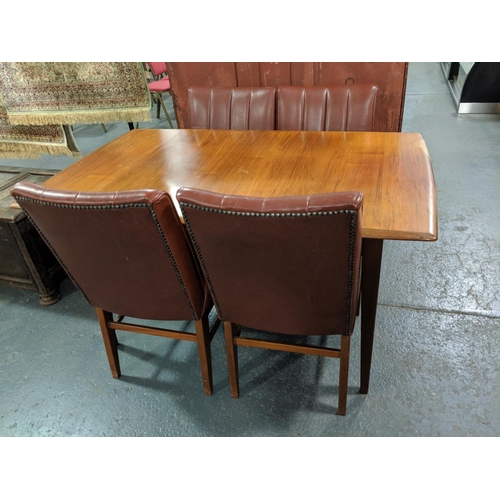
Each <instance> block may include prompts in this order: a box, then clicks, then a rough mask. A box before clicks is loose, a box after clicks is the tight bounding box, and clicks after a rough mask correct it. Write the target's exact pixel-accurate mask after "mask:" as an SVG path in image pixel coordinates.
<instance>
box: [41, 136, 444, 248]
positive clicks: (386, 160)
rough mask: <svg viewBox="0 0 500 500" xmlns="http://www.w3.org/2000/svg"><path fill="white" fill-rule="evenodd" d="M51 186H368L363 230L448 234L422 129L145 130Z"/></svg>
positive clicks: (378, 235) (293, 191) (284, 192)
mask: <svg viewBox="0 0 500 500" xmlns="http://www.w3.org/2000/svg"><path fill="white" fill-rule="evenodd" d="M44 186H46V187H49V188H53V189H62V190H70V191H93V192H95V191H99V192H102V191H127V190H133V189H160V190H163V191H166V192H168V193H169V194H170V196H171V197H172V199H173V200H174V203H175V204H176V207H177V208H178V209H179V207H178V204H177V200H176V198H175V194H176V192H177V190H178V189H179V188H180V187H194V188H199V189H204V190H207V191H215V192H219V193H223V194H236V195H242V196H257V197H277V196H296V195H311V194H320V193H328V192H339V191H360V192H362V193H363V194H364V203H363V237H365V238H374V239H394V240H420V241H433V240H436V239H437V236H438V229H437V203H436V188H435V182H434V174H433V170H432V164H431V161H430V158H429V153H428V151H427V147H426V145H425V142H424V139H423V137H422V136H421V135H420V134H418V133H401V132H312V131H278V130H268V131H264V130H262V131H260V130H259V131H257V130H247V131H236V130H199V129H136V130H132V131H130V132H128V133H126V134H124V135H123V136H121V137H119V138H117V139H115V140H113V141H112V142H110V143H108V144H106V145H105V146H103V147H101V148H99V149H98V150H96V151H94V152H92V153H90V154H89V155H87V156H85V157H84V158H82V159H80V160H78V161H77V162H75V163H74V164H73V165H71V166H69V167H67V168H66V169H64V170H62V171H61V172H59V173H58V174H56V175H54V176H53V177H51V178H49V179H48V180H47V181H45V182H44ZM179 214H180V210H179Z"/></svg>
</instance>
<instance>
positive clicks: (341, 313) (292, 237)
mask: <svg viewBox="0 0 500 500" xmlns="http://www.w3.org/2000/svg"><path fill="white" fill-rule="evenodd" d="M177 199H178V200H179V203H180V205H181V210H182V212H183V216H184V220H185V222H186V225H187V228H188V232H189V233H190V236H191V238H192V242H193V246H194V248H195V251H196V252H197V255H198V258H199V260H200V263H201V266H202V268H203V271H204V273H205V277H206V279H207V282H208V285H209V288H210V292H211V293H212V297H213V299H214V303H215V306H216V308H217V313H218V315H219V317H220V319H222V320H224V321H231V322H233V323H236V324H239V325H242V326H247V327H251V328H256V329H259V330H266V331H270V332H275V333H285V334H295V335H330V334H350V333H352V329H353V326H354V320H355V315H356V311H357V298H358V288H359V287H358V284H359V264H360V252H361V207H362V199H363V195H362V194H361V193H330V194H318V195H313V196H296V197H283V198H249V197H241V196H229V195H221V194H217V193H212V192H208V191H201V190H197V189H191V188H181V189H180V190H179V191H178V192H177Z"/></svg>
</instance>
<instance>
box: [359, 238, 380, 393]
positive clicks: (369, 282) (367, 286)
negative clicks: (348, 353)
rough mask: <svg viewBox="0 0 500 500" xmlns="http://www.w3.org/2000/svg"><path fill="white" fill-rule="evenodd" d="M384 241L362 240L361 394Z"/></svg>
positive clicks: (367, 370)
mask: <svg viewBox="0 0 500 500" xmlns="http://www.w3.org/2000/svg"><path fill="white" fill-rule="evenodd" d="M383 243H384V240H374V239H370V238H363V246H362V251H361V255H362V260H361V265H362V270H361V390H360V392H361V394H367V393H368V387H369V385H370V367H371V363H372V350H373V335H374V333H375V319H376V316H377V300H378V285H379V282H380V265H381V263H382V249H383Z"/></svg>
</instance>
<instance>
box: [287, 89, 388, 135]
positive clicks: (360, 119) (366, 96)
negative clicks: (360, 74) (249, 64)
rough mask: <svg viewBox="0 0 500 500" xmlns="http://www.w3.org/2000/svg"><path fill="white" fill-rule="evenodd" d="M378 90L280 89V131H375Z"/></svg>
mask: <svg viewBox="0 0 500 500" xmlns="http://www.w3.org/2000/svg"><path fill="white" fill-rule="evenodd" d="M377 91H378V87H377V86H376V85H371V84H354V85H336V86H331V87H300V86H282V87H278V94H277V100H278V104H277V106H278V117H277V128H278V130H340V131H349V130H352V131H360V132H369V131H372V130H373V123H374V116H375V102H376V98H377Z"/></svg>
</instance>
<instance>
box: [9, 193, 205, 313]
mask: <svg viewBox="0 0 500 500" xmlns="http://www.w3.org/2000/svg"><path fill="white" fill-rule="evenodd" d="M16 199H17V200H21V201H25V202H29V203H38V204H40V205H48V206H51V207H56V208H71V209H78V210H82V209H83V210H102V209H118V208H144V207H147V208H148V209H149V211H150V212H151V216H152V218H153V221H154V223H155V226H156V229H157V231H158V233H159V234H160V236H161V239H162V243H163V245H164V247H165V249H166V251H167V253H168V256H169V258H170V262H171V264H172V266H173V268H174V271H175V274H176V275H177V279H178V280H179V283H180V285H181V287H182V291H183V293H184V296H185V297H186V300H187V302H188V304H189V308H190V309H191V314H192V315H193V319H194V320H196V313H195V310H194V307H193V304H192V303H191V299H190V298H189V295H188V293H187V289H186V286H185V284H184V280H183V279H182V276H181V273H180V272H179V268H178V267H177V263H176V261H175V259H174V256H173V254H172V251H171V249H170V247H169V245H168V243H167V240H166V238H165V235H164V233H163V231H162V229H161V226H160V224H159V222H158V219H157V218H156V213H155V211H154V209H153V207H152V206H151V205H148V204H147V203H124V204H121V205H114V206H113V205H102V206H99V205H92V206H91V205H88V206H87V205H67V204H65V203H51V202H48V201H40V200H32V199H29V198H25V197H24V196H23V197H21V196H18V197H16ZM25 213H26V215H27V216H28V219H29V220H30V222H31V223H32V224H33V226H34V227H35V229H36V230H37V231H38V233H39V234H40V235H41V237H42V238H43V240H44V241H45V243H46V245H47V246H48V247H49V248H50V250H51V251H52V252H53V254H54V255H55V256H56V257H57V260H58V261H59V262H60V264H61V266H62V267H63V269H64V270H65V271H66V273H67V274H68V276H69V277H70V278H71V280H72V281H73V283H75V285H76V286H77V287H78V289H79V290H80V291H81V292H82V294H83V296H84V297H85V299H86V300H87V302H89V303H90V300H89V298H88V297H87V295H86V294H85V292H84V291H83V290H82V288H81V286H80V285H79V284H78V282H77V281H76V280H75V278H74V277H73V275H72V274H71V273H70V272H69V270H68V269H67V268H66V266H65V265H64V263H63V261H62V259H61V258H60V257H59V255H58V254H57V252H56V251H55V249H54V248H53V247H52V245H51V244H50V242H49V241H48V240H47V238H46V237H45V235H44V234H43V232H42V231H40V230H39V228H38V226H37V225H36V224H35V222H34V221H33V219H32V218H31V217H30V215H29V214H28V213H27V212H25Z"/></svg>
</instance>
